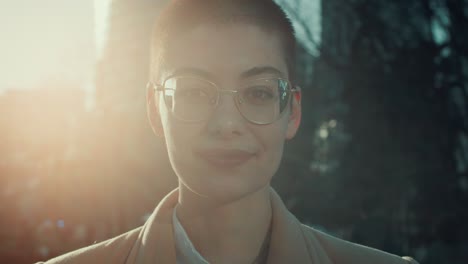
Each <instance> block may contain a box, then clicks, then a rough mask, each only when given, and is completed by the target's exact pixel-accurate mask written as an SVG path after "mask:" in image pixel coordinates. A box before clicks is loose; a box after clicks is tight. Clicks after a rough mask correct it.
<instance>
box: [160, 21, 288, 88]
mask: <svg viewBox="0 0 468 264" xmlns="http://www.w3.org/2000/svg"><path fill="white" fill-rule="evenodd" d="M181 68H193V69H197V70H198V71H200V72H206V73H207V74H209V75H212V76H213V78H215V79H226V78H242V77H245V76H246V75H245V72H246V71H252V69H258V68H272V69H276V70H277V73H276V74H275V73H274V71H268V74H274V75H280V77H284V78H287V77H288V76H287V74H288V73H287V66H286V59H285V54H284V49H283V45H282V42H281V39H280V37H279V35H278V34H275V33H274V32H267V31H266V30H263V29H262V28H261V27H259V26H257V25H250V24H243V23H236V24H216V25H211V24H210V25H199V26H197V27H194V28H193V29H191V30H188V31H186V32H184V33H182V34H180V35H178V36H176V37H174V38H173V40H172V41H171V42H170V43H169V49H168V52H167V56H166V60H165V65H164V69H163V72H164V73H165V74H164V75H166V76H167V75H168V74H171V73H173V72H174V71H177V70H179V69H181ZM259 74H261V72H259Z"/></svg>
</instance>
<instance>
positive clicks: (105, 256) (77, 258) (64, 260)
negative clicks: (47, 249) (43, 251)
mask: <svg viewBox="0 0 468 264" xmlns="http://www.w3.org/2000/svg"><path fill="white" fill-rule="evenodd" d="M141 228H142V227H139V228H136V229H133V230H131V231H129V232H127V233H124V234H122V235H120V236H117V237H114V238H111V239H109V240H106V241H103V242H100V243H97V244H94V245H91V246H88V247H84V248H80V249H77V250H75V251H72V252H69V253H66V254H64V255H61V256H58V257H56V258H53V259H50V260H48V261H46V262H39V263H43V264H74V263H118V262H124V261H125V259H126V258H127V255H128V254H129V252H130V250H131V248H132V246H133V244H134V243H135V240H136V239H137V237H138V234H139V233H140V231H141ZM39 263H37V264H39Z"/></svg>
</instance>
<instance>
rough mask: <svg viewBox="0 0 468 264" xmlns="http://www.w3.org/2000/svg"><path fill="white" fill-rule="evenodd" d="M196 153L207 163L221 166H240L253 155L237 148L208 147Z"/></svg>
mask: <svg viewBox="0 0 468 264" xmlns="http://www.w3.org/2000/svg"><path fill="white" fill-rule="evenodd" d="M197 154H198V156H200V157H201V158H202V159H203V160H205V161H206V162H208V163H209V164H211V165H213V166H216V167H221V168H229V167H237V166H240V165H242V164H244V163H245V162H247V161H248V160H250V159H251V158H252V157H253V156H254V154H253V153H251V152H249V151H244V150H238V149H208V150H202V151H199V152H197Z"/></svg>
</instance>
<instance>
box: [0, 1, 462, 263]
mask: <svg viewBox="0 0 468 264" xmlns="http://www.w3.org/2000/svg"><path fill="white" fill-rule="evenodd" d="M165 2H166V1H164V0H161V1H157V0H94V1H93V0H82V1H61V0H43V1H32V0H17V1H6V0H1V1H0V33H1V41H0V58H1V60H0V263H31V262H34V261H38V260H45V259H49V258H51V257H53V256H56V255H59V254H62V253H65V252H68V251H71V250H73V249H76V248H79V247H83V246H85V245H89V244H92V243H93V242H95V241H102V240H105V239H107V238H110V237H113V236H116V235H118V234H120V233H123V232H125V231H127V230H130V229H132V228H135V227H137V226H139V225H141V224H142V223H143V222H144V221H145V219H146V218H147V216H148V215H149V214H150V213H151V212H152V210H153V209H154V207H155V206H156V205H157V203H158V202H159V200H160V199H161V198H162V197H163V196H164V195H165V194H166V193H167V192H169V191H170V190H172V189H173V188H174V187H175V186H176V177H175V175H174V173H173V171H172V169H171V168H170V165H169V162H168V159H167V156H166V153H165V149H164V145H163V142H162V141H161V140H160V139H158V138H157V137H155V136H153V135H152V132H151V129H150V127H149V125H148V123H147V121H146V113H145V84H146V81H147V76H148V61H149V48H148V47H149V37H150V31H151V27H152V21H153V19H154V18H155V17H156V16H157V14H158V12H159V11H160V9H161V7H162V6H163V5H164V3H165ZM277 2H278V3H279V4H280V5H282V6H283V7H284V9H285V10H286V11H287V13H288V14H289V16H290V17H291V19H292V20H293V22H294V26H295V28H296V30H297V38H298V40H299V42H298V43H299V44H298V46H297V54H298V55H297V56H298V57H297V58H298V61H297V69H298V72H297V76H298V80H299V84H300V85H301V86H302V88H303V91H304V92H303V111H304V113H303V116H304V120H303V123H302V126H301V130H300V132H299V134H298V136H297V137H296V138H295V139H294V140H293V141H291V142H289V143H288V144H287V146H286V152H285V158H284V162H283V164H282V166H281V168H280V170H279V172H278V174H277V175H276V176H275V178H274V180H273V185H274V187H275V188H276V189H277V190H278V192H279V193H280V194H281V196H282V197H283V199H284V201H285V203H286V205H287V206H288V208H289V209H290V210H291V211H292V212H293V213H294V214H295V215H296V216H297V217H298V218H299V219H300V220H301V221H303V222H304V223H307V224H309V225H311V226H314V227H316V228H318V229H321V230H323V231H325V232H327V233H330V234H333V235H335V236H338V237H342V238H345V239H348V240H351V241H354V242H358V243H362V244H365V245H368V246H372V247H376V248H379V249H382V250H385V251H389V252H392V253H395V254H400V255H411V256H414V257H416V258H417V259H418V260H419V261H420V262H421V263H428V264H430V263H468V253H466V252H468V224H467V223H468V210H467V205H468V203H467V202H468V34H467V28H468V1H466V0H412V1H384V0H373V1H370V0H349V1H340V0H277Z"/></svg>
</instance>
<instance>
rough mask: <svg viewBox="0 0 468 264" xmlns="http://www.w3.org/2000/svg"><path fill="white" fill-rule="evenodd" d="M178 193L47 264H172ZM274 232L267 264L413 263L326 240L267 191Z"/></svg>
mask: <svg viewBox="0 0 468 264" xmlns="http://www.w3.org/2000/svg"><path fill="white" fill-rule="evenodd" d="M177 200H178V190H177V189H176V190H174V191H172V192H171V193H169V194H168V195H167V196H166V197H165V198H164V199H163V200H162V201H161V202H160V203H159V205H158V207H156V209H155V211H154V212H153V214H152V215H151V216H150V217H149V219H148V221H147V222H146V223H145V224H144V225H143V226H142V227H139V228H137V229H134V230H132V231H129V232H127V233H125V234H123V235H120V236H118V237H116V238H112V239H109V240H107V241H104V242H101V243H99V244H95V245H92V246H89V247H86V248H82V249H79V250H76V251H73V252H70V253H68V254H65V255H62V256H59V257H57V258H54V259H51V260H49V261H47V262H45V263H46V264H65V263H67V264H72V263H87V264H90V263H96V264H98V263H99V264H104V263H122V264H124V263H125V264H130V263H132V264H133V263H136V264H150V263H151V264H154V263H176V261H175V247H174V237H173V228H172V212H173V209H174V206H175V205H176V203H177ZM271 201H272V208H273V228H272V235H271V242H270V251H269V255H268V263H272V264H276V263H315V264H318V263H320V264H332V263H334V264H341V263H346V264H358V263H359V264H362V263H382V264H398V263H401V264H404V263H407V264H409V263H413V264H414V263H417V262H416V261H414V260H412V259H411V258H401V257H399V256H396V255H392V254H388V253H385V252H382V251H379V250H376V249H372V248H368V247H364V246H361V245H357V244H354V243H350V242H346V241H344V240H341V239H338V238H335V237H332V236H329V235H327V234H324V233H322V232H319V231H317V230H315V229H313V228H310V227H308V226H305V225H302V224H301V223H300V222H299V221H298V220H297V219H296V217H294V216H293V215H292V214H291V213H290V212H289V211H288V210H287V208H286V207H285V205H284V204H283V202H282V201H281V198H280V197H279V196H278V195H277V194H276V192H275V191H274V190H273V189H271Z"/></svg>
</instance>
